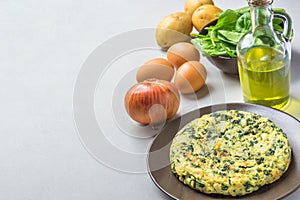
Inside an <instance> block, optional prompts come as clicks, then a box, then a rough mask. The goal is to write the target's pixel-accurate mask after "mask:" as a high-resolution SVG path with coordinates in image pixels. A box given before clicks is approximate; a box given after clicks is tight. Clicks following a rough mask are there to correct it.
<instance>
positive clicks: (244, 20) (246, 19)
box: [235, 12, 252, 33]
mask: <svg viewBox="0 0 300 200" xmlns="http://www.w3.org/2000/svg"><path fill="white" fill-rule="evenodd" d="M251 26H252V25H251V17H250V12H246V13H244V14H242V15H241V16H240V17H239V18H238V20H237V22H236V25H235V30H236V31H238V32H240V33H246V32H248V31H250V29H251Z"/></svg>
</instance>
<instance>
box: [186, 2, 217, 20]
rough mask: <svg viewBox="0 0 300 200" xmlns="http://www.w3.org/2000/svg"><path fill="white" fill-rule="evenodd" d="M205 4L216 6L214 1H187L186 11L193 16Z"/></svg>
mask: <svg viewBox="0 0 300 200" xmlns="http://www.w3.org/2000/svg"><path fill="white" fill-rule="evenodd" d="M205 4H211V5H214V2H213V0H186V2H185V4H184V11H185V12H186V13H188V14H189V15H190V16H192V15H193V13H194V11H195V10H196V9H197V8H199V7H200V6H203V5H205Z"/></svg>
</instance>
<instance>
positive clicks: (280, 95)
mask: <svg viewBox="0 0 300 200" xmlns="http://www.w3.org/2000/svg"><path fill="white" fill-rule="evenodd" d="M238 62H239V63H238V64H239V73H240V80H241V85H242V88H243V96H244V100H245V102H248V103H255V104H261V105H266V106H270V107H275V108H281V107H282V106H284V105H285V104H286V103H287V102H288V100H289V91H290V88H289V85H290V84H289V83H290V70H289V65H290V61H289V59H288V57H287V56H286V55H284V54H282V53H281V52H279V51H278V50H276V49H274V48H270V47H255V48H251V49H250V50H249V51H248V52H247V54H246V55H245V56H241V57H240V58H239V61H238Z"/></svg>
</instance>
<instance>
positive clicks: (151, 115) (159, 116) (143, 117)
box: [125, 79, 180, 126]
mask: <svg viewBox="0 0 300 200" xmlns="http://www.w3.org/2000/svg"><path fill="white" fill-rule="evenodd" d="M179 104H180V96H179V92H178V90H177V89H176V88H175V86H174V85H173V84H172V83H170V82H168V81H165V80H158V79H148V80H145V81H142V82H140V83H137V84H135V85H133V86H132V87H131V88H130V89H129V90H128V91H127V93H126V95H125V108H126V111H127V113H128V115H129V116H130V117H131V118H132V119H133V120H135V121H136V122H139V123H141V124H145V125H147V124H150V125H153V126H155V125H156V124H160V123H163V122H165V121H166V120H167V119H170V118H171V117H173V116H174V115H175V114H176V113H177V110H178V108H179Z"/></svg>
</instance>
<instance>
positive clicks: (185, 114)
mask: <svg viewBox="0 0 300 200" xmlns="http://www.w3.org/2000/svg"><path fill="white" fill-rule="evenodd" d="M227 106H229V107H231V106H233V107H253V108H261V109H264V110H272V111H274V112H280V113H281V114H283V115H287V116H289V117H290V118H292V119H294V120H295V121H297V122H298V123H300V120H299V119H297V118H296V117H295V116H293V115H291V114H289V113H287V112H284V111H283V110H279V109H276V108H272V107H268V106H264V105H258V104H251V103H243V102H228V103H219V104H210V105H206V106H203V107H199V108H196V109H194V110H191V111H188V112H187V113H184V114H182V115H180V116H177V117H176V118H174V119H171V120H170V121H168V122H167V123H166V124H165V126H164V127H163V128H162V129H161V130H160V131H159V133H158V134H156V136H155V137H154V138H153V140H152V142H151V144H150V145H149V148H148V150H147V160H146V162H147V172H148V174H149V176H150V178H151V180H152V181H153V183H154V184H155V185H156V187H157V188H158V189H160V190H161V191H162V192H163V193H164V194H165V195H167V196H169V197H171V198H173V199H175V200H180V199H178V198H177V197H176V196H174V195H172V194H171V193H169V192H168V191H166V189H164V188H163V187H162V186H161V185H160V184H159V183H158V182H157V181H156V179H155V177H154V176H153V174H152V172H153V171H157V170H153V171H151V167H150V161H149V160H150V151H151V148H152V147H153V145H154V143H155V141H156V140H157V138H158V137H159V136H160V134H161V133H162V132H163V131H164V130H165V129H167V126H168V124H169V123H172V122H174V121H176V120H178V119H180V118H184V117H186V116H188V115H190V114H191V113H194V112H197V111H199V113H200V116H202V115H204V114H205V113H203V114H201V110H205V109H208V108H213V107H223V108H227ZM237 110H238V109H237ZM216 111H219V110H216ZM242 111H243V110H242ZM247 112H251V111H247ZM254 113H255V112H254ZM259 115H261V114H259ZM200 116H199V117H200ZM185 125H186V124H183V125H182V127H183V126H185ZM182 127H180V129H181V128H182ZM175 134H176V133H175ZM175 134H174V136H175ZM174 136H172V137H171V139H172V138H173V137H174ZM292 157H295V154H294V152H293V149H292ZM293 162H295V161H293ZM166 167H169V165H168V166H165V167H163V168H166ZM163 168H162V169H163ZM159 170H161V169H159ZM277 181H278V180H277ZM181 184H183V183H181ZM271 184H272V183H271ZM183 186H185V187H188V186H187V185H184V184H183ZM299 188H300V181H299V182H298V183H297V185H296V186H294V188H291V189H290V190H289V191H288V192H286V193H285V194H282V195H281V196H278V197H277V199H282V198H284V197H286V196H288V195H290V194H291V193H293V192H295V191H296V190H297V189H299ZM190 189H191V188H190ZM254 192H255V191H254ZM251 194H253V193H251ZM203 195H207V194H205V193H203ZM208 196H210V195H209V194H208ZM246 196H247V195H246ZM246 196H245V195H244V196H241V199H242V198H243V197H246ZM210 197H211V198H212V199H219V198H214V197H213V196H210ZM226 198H233V197H232V196H228V197H227V196H224V199H226ZM234 198H239V197H234Z"/></svg>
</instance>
